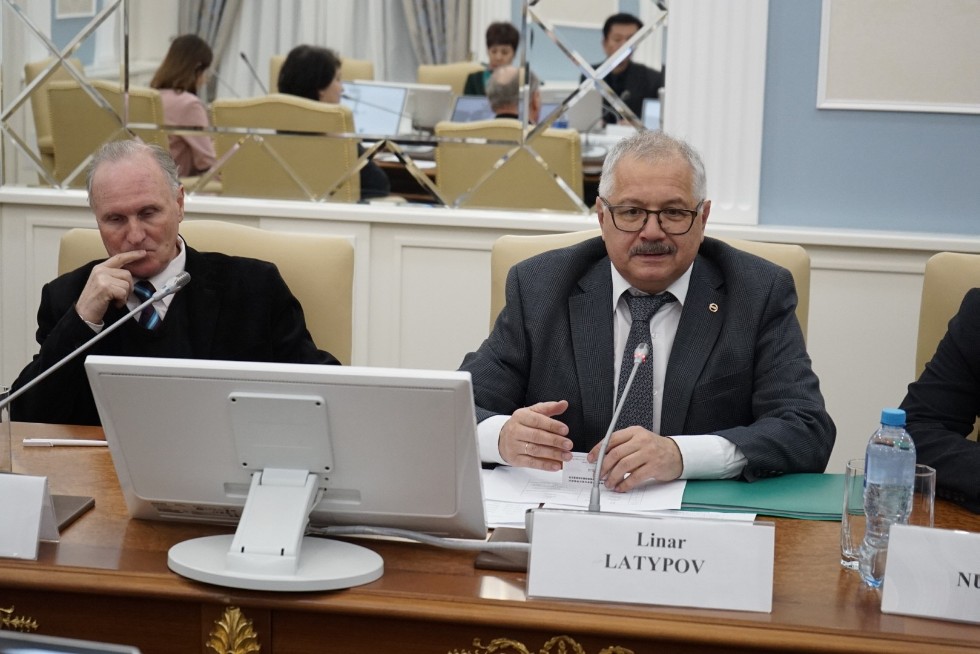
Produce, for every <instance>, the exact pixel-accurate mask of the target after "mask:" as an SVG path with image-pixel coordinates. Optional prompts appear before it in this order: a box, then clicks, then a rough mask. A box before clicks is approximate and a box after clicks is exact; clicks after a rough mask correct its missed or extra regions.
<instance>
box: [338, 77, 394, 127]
mask: <svg viewBox="0 0 980 654" xmlns="http://www.w3.org/2000/svg"><path fill="white" fill-rule="evenodd" d="M407 96H408V91H406V90H405V89H404V88H402V87H399V86H381V85H377V84H362V83H360V82H346V83H345V84H344V95H343V98H342V99H341V101H340V103H341V104H342V105H344V106H345V107H348V108H349V109H350V110H351V112H353V114H354V131H355V132H357V133H358V134H374V135H378V136H390V135H392V134H398V133H399V127H400V126H401V122H402V119H403V118H404V116H405V101H406V98H407Z"/></svg>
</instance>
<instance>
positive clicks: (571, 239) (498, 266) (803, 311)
mask: <svg viewBox="0 0 980 654" xmlns="http://www.w3.org/2000/svg"><path fill="white" fill-rule="evenodd" d="M600 234H601V231H600V230H598V229H590V230H586V231H581V232H568V233H565V234H543V235H539V236H516V235H508V236H501V237H500V238H498V239H497V241H496V242H495V243H494V244H493V249H492V250H491V251H490V328H491V329H492V328H493V323H494V322H495V321H496V320H497V314H499V313H500V311H501V310H502V309H503V308H504V303H505V289H506V285H507V272H508V271H509V270H510V269H511V266H513V265H514V264H516V263H519V262H521V261H524V260H525V259H527V258H530V257H532V256H534V255H536V254H540V253H541V252H547V251H548V250H555V249H557V248H563V247H566V246H569V245H574V244H576V243H579V242H581V241H584V240H586V239H589V238H593V237H595V236H599V235H600ZM719 240H721V241H725V242H726V243H728V244H729V245H731V246H732V247H736V248H738V249H739V250H743V251H745V252H750V253H752V254H754V255H756V256H759V257H762V258H763V259H767V260H769V261H771V262H773V263H775V264H777V265H780V266H782V267H783V268H786V269H787V270H789V271H790V273H792V275H793V282H794V283H795V285H796V295H797V304H796V317H797V319H798V320H799V321H800V327H801V328H802V329H803V337H804V338H806V326H807V320H808V319H809V315H810V255H809V254H807V252H806V250H804V249H803V248H802V247H801V246H799V245H791V244H786V243H762V242H760V241H743V240H740V239H729V238H723V239H719Z"/></svg>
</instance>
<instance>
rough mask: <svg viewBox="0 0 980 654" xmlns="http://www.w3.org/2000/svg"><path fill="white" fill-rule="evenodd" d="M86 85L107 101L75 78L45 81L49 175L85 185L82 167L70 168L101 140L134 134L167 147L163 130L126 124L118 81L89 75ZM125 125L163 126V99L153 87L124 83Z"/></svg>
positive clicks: (101, 141)
mask: <svg viewBox="0 0 980 654" xmlns="http://www.w3.org/2000/svg"><path fill="white" fill-rule="evenodd" d="M89 84H90V85H91V86H92V88H93V89H94V90H95V91H96V93H98V94H100V95H101V96H102V98H103V99H104V100H105V101H106V103H107V104H108V106H109V109H106V108H105V107H103V106H100V105H99V104H97V103H96V101H95V100H93V99H92V98H91V96H89V94H88V93H87V92H86V90H85V89H83V88H82V87H81V85H79V84H78V82H74V81H70V82H51V83H50V84H49V85H48V88H47V93H48V109H49V112H50V125H51V145H52V152H53V154H54V164H55V167H54V171H53V173H54V177H55V179H57V180H58V181H59V182H66V181H67V182H69V184H70V185H71V186H79V187H81V186H85V171H84V169H82V170H81V171H79V173H78V174H77V175H75V176H74V177H73V178H72V179H70V180H69V179H68V178H69V176H70V175H71V173H72V172H73V171H74V170H75V169H76V168H77V167H78V166H79V165H80V164H81V163H82V162H83V161H85V160H86V158H88V156H89V155H90V154H92V153H93V152H94V151H95V150H97V149H98V148H99V146H100V145H102V144H103V143H106V142H108V141H117V140H121V139H129V138H133V137H134V135H135V136H137V137H139V138H140V139H141V140H143V141H145V142H147V143H154V144H156V145H159V146H160V147H162V148H163V149H164V150H166V149H167V148H168V143H167V135H166V133H165V132H163V131H162V130H160V129H137V128H133V129H127V127H126V124H127V123H126V122H125V121H124V116H123V104H124V93H123V90H122V87H120V86H119V85H118V84H113V83H111V82H106V81H102V80H91V81H90V82H89ZM128 124H144V125H163V103H162V101H161V100H160V93H159V92H158V91H157V90H156V89H150V88H141V87H130V88H129V122H128Z"/></svg>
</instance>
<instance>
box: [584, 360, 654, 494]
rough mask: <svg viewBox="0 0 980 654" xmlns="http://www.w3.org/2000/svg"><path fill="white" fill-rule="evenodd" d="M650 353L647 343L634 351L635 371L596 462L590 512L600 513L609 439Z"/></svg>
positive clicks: (620, 397)
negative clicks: (603, 470)
mask: <svg viewBox="0 0 980 654" xmlns="http://www.w3.org/2000/svg"><path fill="white" fill-rule="evenodd" d="M649 353H650V346H649V345H647V344H646V343H640V344H639V345H637V346H636V349H635V350H633V369H632V370H630V376H629V378H628V379H627V380H626V386H625V387H624V388H623V392H622V393H621V394H620V396H619V404H617V405H616V410H615V411H614V412H613V417H612V420H610V421H609V429H607V430H606V435H605V436H604V437H603V439H602V447H601V448H599V458H597V459H596V462H595V472H593V473H592V492H591V494H590V495H589V511H590V512H592V513H598V512H599V472H600V471H601V470H602V462H603V460H604V459H605V458H606V448H607V447H609V437H610V436H612V432H613V429H615V427H616V421H617V420H619V413H620V412H621V411H622V410H623V405H624V404H626V396H627V395H629V392H630V387H631V386H632V385H633V378H634V377H636V369H637V368H639V367H640V364H642V363H643V362H644V361H646V359H647V355H648V354H649Z"/></svg>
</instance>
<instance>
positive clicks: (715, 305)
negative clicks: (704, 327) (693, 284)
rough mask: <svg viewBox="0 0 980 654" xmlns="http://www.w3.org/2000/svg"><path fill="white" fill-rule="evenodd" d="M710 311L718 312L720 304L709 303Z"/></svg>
mask: <svg viewBox="0 0 980 654" xmlns="http://www.w3.org/2000/svg"><path fill="white" fill-rule="evenodd" d="M708 311H710V312H711V313H718V305H717V304H715V303H714V302H712V303H711V304H709V305H708Z"/></svg>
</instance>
